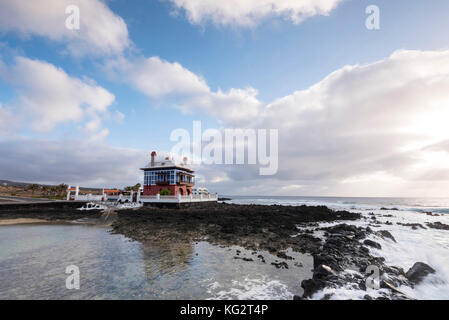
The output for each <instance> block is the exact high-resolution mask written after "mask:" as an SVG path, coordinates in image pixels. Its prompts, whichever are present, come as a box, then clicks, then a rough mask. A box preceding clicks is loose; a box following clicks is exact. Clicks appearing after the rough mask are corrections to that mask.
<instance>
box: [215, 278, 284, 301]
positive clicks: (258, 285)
mask: <svg viewBox="0 0 449 320" xmlns="http://www.w3.org/2000/svg"><path fill="white" fill-rule="evenodd" d="M207 292H208V293H209V294H210V295H211V298H210V299H211V300H271V299H279V300H283V299H284V300H285V299H289V300H290V299H292V298H293V293H291V292H290V291H289V290H288V287H287V285H286V284H284V283H281V282H280V281H277V280H268V279H267V278H266V277H262V278H259V279H251V278H245V279H244V280H243V281H236V280H233V281H232V283H231V287H229V286H228V285H226V286H225V285H224V284H220V283H218V282H213V283H211V284H209V286H208V290H207Z"/></svg>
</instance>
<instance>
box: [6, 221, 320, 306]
mask: <svg viewBox="0 0 449 320" xmlns="http://www.w3.org/2000/svg"><path fill="white" fill-rule="evenodd" d="M237 250H239V251H240V252H239V254H238V255H237ZM259 254H262V255H263V256H264V258H265V263H263V262H262V261H261V260H260V259H258V258H257V255H259ZM288 254H289V255H290V256H293V257H294V258H295V260H294V263H290V268H289V269H276V268H275V267H274V266H273V265H271V262H275V261H277V260H278V259H279V258H277V257H275V256H273V255H271V254H269V253H268V252H263V251H260V252H252V251H248V250H244V249H243V248H241V247H236V246H231V247H222V246H216V245H212V244H209V243H208V242H197V243H190V244H189V243H140V242H135V241H131V240H130V239H128V238H126V237H124V236H122V235H116V234H111V233H110V232H109V230H108V229H107V228H103V227H97V226H85V225H84V226H83V225H54V224H52V225H41V224H36V225H31V224H30V225H10V226H0V299H292V297H293V295H294V294H300V293H301V292H302V289H301V287H300V284H301V281H302V280H304V279H307V278H310V277H311V276H312V272H311V270H312V268H313V258H312V257H311V256H310V255H305V254H299V253H294V252H288ZM234 257H240V258H247V259H253V261H251V262H249V261H244V260H242V259H235V258H234ZM68 266H76V267H78V269H79V279H80V286H79V289H68V288H67V287H66V279H67V278H68V277H70V276H72V274H70V273H69V274H66V268H67V267H68ZM69 287H70V286H69Z"/></svg>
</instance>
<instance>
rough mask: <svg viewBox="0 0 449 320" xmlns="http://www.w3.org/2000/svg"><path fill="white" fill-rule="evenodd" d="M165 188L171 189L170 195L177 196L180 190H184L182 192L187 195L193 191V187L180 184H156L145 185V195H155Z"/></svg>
mask: <svg viewBox="0 0 449 320" xmlns="http://www.w3.org/2000/svg"><path fill="white" fill-rule="evenodd" d="M163 189H168V190H170V195H172V196H177V195H178V193H180V190H182V192H181V194H182V195H183V196H187V195H189V194H191V193H192V187H187V186H178V185H155V186H144V187H143V195H144V196H155V195H157V194H158V193H159V192H160V191H161V190H163Z"/></svg>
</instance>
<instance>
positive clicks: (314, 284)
mask: <svg viewBox="0 0 449 320" xmlns="http://www.w3.org/2000/svg"><path fill="white" fill-rule="evenodd" d="M325 287H326V282H325V281H323V280H320V279H307V280H303V281H302V282H301V288H303V289H304V294H303V297H304V298H310V297H311V296H312V295H313V294H314V293H315V292H317V291H319V290H322V289H324V288H325Z"/></svg>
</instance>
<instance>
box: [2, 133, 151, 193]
mask: <svg viewBox="0 0 449 320" xmlns="http://www.w3.org/2000/svg"><path fill="white" fill-rule="evenodd" d="M0 154H1V155H2V156H1V157H0V176H1V177H2V179H9V180H15V181H26V182H28V181H29V182H42V183H54V184H59V183H68V184H72V185H76V184H79V185H81V186H92V187H100V188H101V187H104V186H106V187H123V186H125V185H131V184H132V185H134V184H136V183H137V182H140V181H141V179H142V177H141V175H142V174H141V172H140V170H139V168H140V167H141V166H143V165H144V164H145V163H146V161H147V160H148V159H147V158H148V153H147V152H142V151H140V150H134V149H124V148H116V147H110V146H108V145H106V144H104V143H97V142H87V141H82V140H66V141H48V140H34V139H16V140H9V141H1V140H0Z"/></svg>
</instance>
